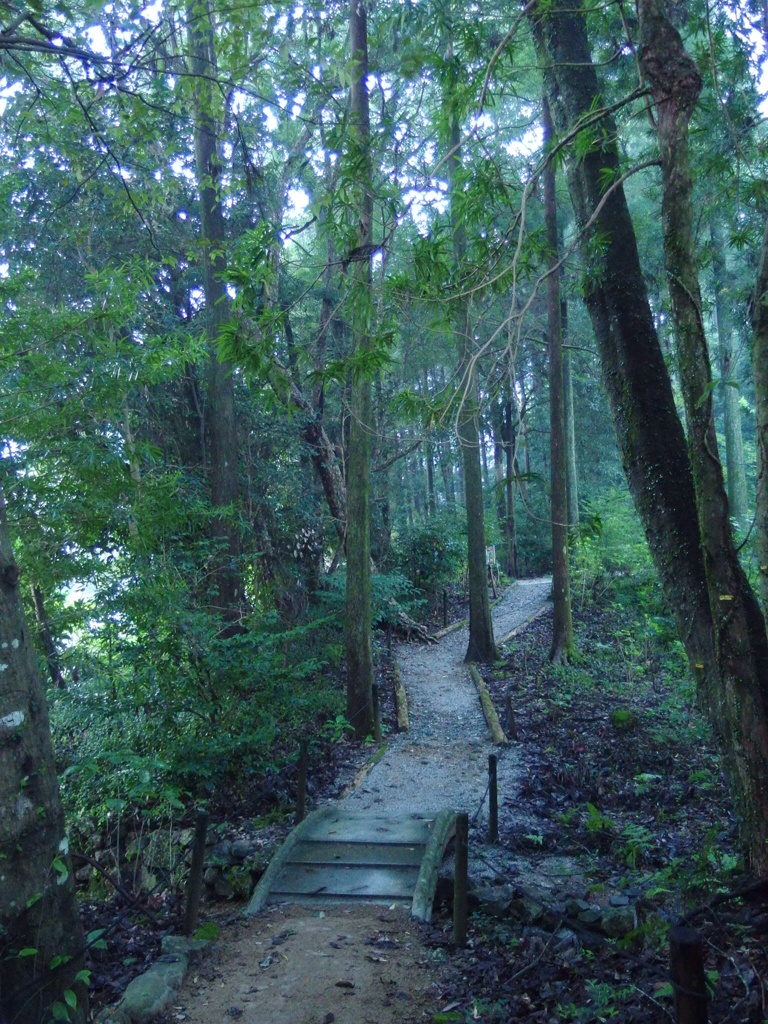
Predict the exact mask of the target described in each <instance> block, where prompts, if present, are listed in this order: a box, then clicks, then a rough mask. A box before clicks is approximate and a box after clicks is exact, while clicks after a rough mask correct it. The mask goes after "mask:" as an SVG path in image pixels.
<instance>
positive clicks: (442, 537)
mask: <svg viewBox="0 0 768 1024" xmlns="http://www.w3.org/2000/svg"><path fill="white" fill-rule="evenodd" d="M459 531H460V526H459V524H458V523H457V521H456V517H455V516H452V515H449V514H448V513H443V514H441V515H439V516H432V517H431V518H429V519H428V520H426V521H425V522H423V523H420V524H418V525H415V526H412V527H406V528H405V529H403V530H401V531H400V532H399V533H398V535H397V536H396V538H395V542H394V549H395V559H396V564H397V565H398V567H399V568H400V570H401V571H402V572H403V573H404V574H405V576H407V578H408V579H409V580H410V582H411V583H412V585H413V586H414V587H416V588H418V590H420V591H421V592H422V593H423V594H425V595H426V596H427V597H428V598H430V599H434V598H435V596H436V595H437V594H439V592H440V591H441V590H442V588H443V587H445V586H447V585H448V584H449V583H454V582H456V581H457V580H458V579H459V577H460V576H461V573H462V572H463V571H464V569H465V565H466V541H465V540H464V537H463V535H462V533H461V532H459Z"/></svg>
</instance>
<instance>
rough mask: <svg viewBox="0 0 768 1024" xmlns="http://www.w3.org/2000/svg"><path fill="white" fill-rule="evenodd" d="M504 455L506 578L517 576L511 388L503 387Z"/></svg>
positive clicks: (513, 432)
mask: <svg viewBox="0 0 768 1024" xmlns="http://www.w3.org/2000/svg"><path fill="white" fill-rule="evenodd" d="M504 453H505V455H506V460H505V472H506V491H507V501H506V506H507V519H506V522H505V524H504V540H505V550H504V558H505V566H504V571H505V572H506V574H507V576H509V577H511V578H512V579H516V578H517V576H518V559H517V524H516V522H515V423H514V420H513V417H512V395H511V386H510V385H509V384H506V385H505V387H504Z"/></svg>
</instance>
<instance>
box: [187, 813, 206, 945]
mask: <svg viewBox="0 0 768 1024" xmlns="http://www.w3.org/2000/svg"><path fill="white" fill-rule="evenodd" d="M207 834H208V812H207V811H206V810H204V809H203V808H202V807H199V808H198V810H197V820H196V821H195V838H194V842H193V844H192V867H191V868H190V872H189V881H188V882H187V906H186V908H185V912H184V934H185V935H192V934H193V932H194V930H195V928H196V927H197V912H198V910H199V909H200V896H201V895H202V892H203V868H204V866H205V838H206V836H207Z"/></svg>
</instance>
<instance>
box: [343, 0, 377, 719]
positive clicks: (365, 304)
mask: <svg viewBox="0 0 768 1024" xmlns="http://www.w3.org/2000/svg"><path fill="white" fill-rule="evenodd" d="M349 42H350V54H351V60H352V67H353V72H352V85H351V89H350V114H351V117H350V122H351V125H350V126H351V136H352V145H353V146H354V150H355V152H354V157H355V163H356V164H357V166H358V168H359V171H358V173H359V178H358V182H357V185H358V189H359V196H360V199H359V208H358V216H359V226H358V238H357V241H358V245H359V246H368V247H369V248H370V245H371V240H372V237H373V193H372V177H373V172H372V167H371V126H370V109H369V100H368V86H367V83H366V79H367V77H368V17H367V10H366V4H365V3H364V2H363V0H351V5H350V17H349ZM350 273H351V274H352V275H353V278H354V281H353V285H352V287H353V294H354V296H355V303H356V305H357V307H358V308H357V309H356V310H355V312H356V318H355V319H356V322H355V324H354V333H355V348H356V350H357V351H358V352H360V351H362V352H365V351H368V350H369V349H370V346H371V338H370V334H369V325H368V322H367V311H368V310H370V308H371V260H370V257H367V258H366V259H364V260H358V261H355V262H354V263H353V264H352V267H351V269H350ZM350 392H351V393H350V425H349V441H348V446H347V595H346V605H345V612H344V637H345V647H346V663H347V718H348V719H349V721H350V723H351V724H352V727H353V729H354V731H355V736H356V737H357V738H358V739H362V738H363V737H365V736H367V735H369V734H370V733H371V731H372V730H373V646H372V640H371V436H372V433H373V403H372V398H371V382H370V380H369V379H368V377H367V376H366V374H365V373H358V374H357V375H356V376H355V377H354V379H353V380H352V386H351V389H350Z"/></svg>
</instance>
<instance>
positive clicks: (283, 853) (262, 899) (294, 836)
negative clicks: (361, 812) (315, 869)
mask: <svg viewBox="0 0 768 1024" xmlns="http://www.w3.org/2000/svg"><path fill="white" fill-rule="evenodd" d="M337 811H338V808H337V807H336V805H335V804H330V805H329V806H328V807H320V808H318V809H317V810H316V811H312V813H311V814H308V815H307V817H306V818H305V819H304V821H302V822H301V824H300V825H297V826H296V828H294V829H293V830H292V831H291V832H289V833H288V835H287V836H286V837H285V842H284V843H283V845H282V846H281V847H280V849H279V850H277V851H276V852H275V855H274V857H273V858H272V860H271V861H270V862H269V865H268V867H267V870H266V871H265V872H264V874H263V875H262V876H261V878H260V879H259V884H258V885H257V886H256V888H255V889H254V890H253V896H251V899H250V902H249V904H248V906H247V907H246V908H245V910H244V911H243V914H244V915H245V916H246V917H253V916H254V915H255V914H258V913H259V912H260V911H261V910H262V909H263V907H264V904H265V903H266V902H267V899H268V898H269V890H270V889H271V888H272V885H273V883H274V881H275V879H276V878H277V875H278V874H279V872H280V871H282V869H283V866H284V865H285V862H286V861H287V860H288V855H289V854H290V853H291V851H292V850H293V848H294V846H295V845H296V844H297V843H298V842H300V841H301V840H302V839H303V837H304V834H305V833H306V832H308V831H309V830H310V829H311V828H314V826H315V825H316V824H317V823H318V822H320V821H324V820H325V818H329V817H330V816H331V815H332V814H335V813H336V812H337Z"/></svg>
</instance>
